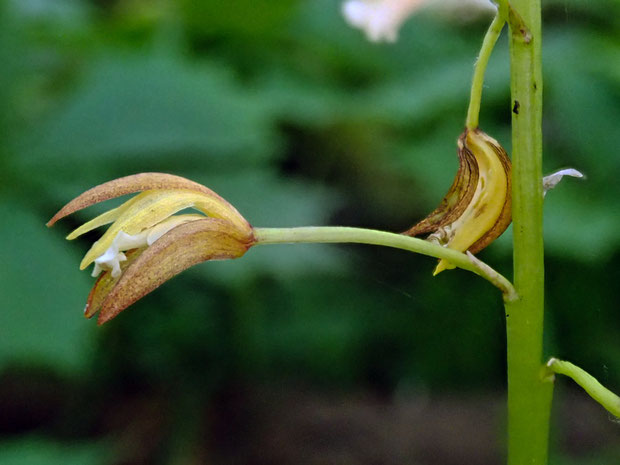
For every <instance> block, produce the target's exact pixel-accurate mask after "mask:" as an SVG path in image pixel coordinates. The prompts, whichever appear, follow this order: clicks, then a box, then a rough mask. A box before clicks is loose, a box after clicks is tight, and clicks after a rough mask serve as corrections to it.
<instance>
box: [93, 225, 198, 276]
mask: <svg viewBox="0 0 620 465" xmlns="http://www.w3.org/2000/svg"><path fill="white" fill-rule="evenodd" d="M201 218H205V217H204V216H203V215H176V216H172V217H170V218H168V219H166V220H165V221H162V222H161V223H159V224H156V225H155V226H152V227H150V228H148V229H145V230H144V231H142V232H140V233H138V234H136V235H131V234H127V233H126V232H124V231H119V233H118V234H117V235H116V237H115V238H114V240H113V241H112V244H111V245H110V247H108V249H107V250H106V251H105V252H104V253H102V254H101V255H100V256H99V257H97V258H96V259H95V267H94V269H93V272H92V276H93V277H97V276H99V274H100V273H101V272H102V271H104V270H111V274H112V277H113V278H118V277H119V276H120V274H121V264H120V262H124V261H125V260H127V257H126V256H125V254H124V253H123V252H124V251H126V250H130V249H137V248H140V247H147V246H150V245H151V244H153V243H154V242H155V241H156V240H157V239H159V238H160V237H161V236H163V235H164V234H166V233H167V232H168V231H170V230H171V229H173V228H175V227H177V226H179V225H180V224H183V223H187V222H188V221H194V220H197V219H201Z"/></svg>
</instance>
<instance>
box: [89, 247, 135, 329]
mask: <svg viewBox="0 0 620 465" xmlns="http://www.w3.org/2000/svg"><path fill="white" fill-rule="evenodd" d="M145 250H146V247H143V248H140V249H132V250H128V251H127V252H125V256H126V257H127V260H125V261H124V262H120V266H121V274H120V275H119V276H117V277H116V278H114V277H112V273H111V272H110V271H104V272H102V273H101V274H100V275H99V277H98V278H97V281H96V282H95V285H94V286H93V288H92V289H91V290H90V294H88V299H87V300H86V306H85V307H84V316H85V317H86V318H92V317H93V315H95V313H97V312H98V311H99V309H100V308H101V304H103V302H104V300H105V298H106V297H107V296H108V294H109V293H110V291H111V290H112V289H114V286H116V283H118V281H119V279H121V276H122V275H123V273H124V272H125V270H126V269H127V268H129V265H131V264H132V263H133V262H134V261H136V258H138V257H139V256H140V254H141V253H142V252H144V251H145Z"/></svg>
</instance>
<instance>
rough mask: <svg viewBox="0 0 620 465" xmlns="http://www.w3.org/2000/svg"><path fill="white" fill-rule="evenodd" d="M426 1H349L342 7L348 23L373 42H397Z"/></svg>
mask: <svg viewBox="0 0 620 465" xmlns="http://www.w3.org/2000/svg"><path fill="white" fill-rule="evenodd" d="M424 2H425V0H375V1H373V0H349V1H347V2H345V3H344V4H343V5H342V14H343V15H344V17H345V19H346V20H347V22H348V23H349V24H350V25H351V26H353V27H356V28H358V29H362V30H363V31H364V32H365V33H366V37H367V38H368V40H370V41H372V42H380V41H386V42H395V41H396V39H397V38H398V30H399V29H400V26H401V25H402V24H403V23H404V22H405V21H406V20H407V18H408V17H409V16H410V15H411V14H412V13H413V12H414V11H415V10H416V9H418V8H420V7H421V6H422V4H423V3H424Z"/></svg>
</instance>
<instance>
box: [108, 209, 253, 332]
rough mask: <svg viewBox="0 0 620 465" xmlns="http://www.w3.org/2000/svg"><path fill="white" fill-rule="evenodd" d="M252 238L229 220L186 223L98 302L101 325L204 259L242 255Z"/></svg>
mask: <svg viewBox="0 0 620 465" xmlns="http://www.w3.org/2000/svg"><path fill="white" fill-rule="evenodd" d="M254 243H255V239H254V236H253V234H252V231H251V230H250V232H249V234H248V232H247V231H244V230H240V229H238V228H236V227H235V226H234V225H232V224H231V223H230V222H228V221H223V220H220V219H217V218H206V219H204V220H196V221H192V222H190V223H185V224H182V225H180V226H177V227H176V228H174V229H172V230H170V231H169V232H167V233H166V234H164V235H163V236H162V237H161V238H160V239H158V240H157V241H155V242H154V243H153V244H152V245H151V246H150V247H148V248H147V249H146V250H145V251H144V252H143V253H142V254H141V255H140V256H139V257H138V258H137V259H136V260H135V262H133V263H132V264H131V265H130V266H129V267H128V268H127V269H126V270H125V271H124V272H123V274H122V275H121V277H120V279H119V280H118V282H117V283H116V286H114V288H113V289H112V290H111V291H110V293H109V294H108V295H107V297H106V298H105V300H104V302H103V304H102V305H101V310H100V312H99V318H98V321H97V322H98V324H100V325H101V324H103V323H105V322H107V321H109V320H111V319H112V318H114V317H115V316H116V315H118V314H119V313H120V312H121V311H123V310H124V309H126V308H127V307H129V306H130V305H131V304H133V303H134V302H136V301H137V300H139V299H141V298H142V297H144V296H145V295H146V294H148V293H149V292H151V291H153V290H154V289H156V288H157V287H159V286H160V285H161V284H163V283H164V282H166V281H168V280H169V279H170V278H172V277H173V276H175V275H177V274H179V273H180V272H181V271H183V270H185V269H187V268H189V267H191V266H193V265H196V264H197V263H200V262H203V261H206V260H223V259H231V258H238V257H241V256H242V255H243V254H244V253H245V252H246V251H247V250H248V249H249V248H250V247H251V246H252V245H254Z"/></svg>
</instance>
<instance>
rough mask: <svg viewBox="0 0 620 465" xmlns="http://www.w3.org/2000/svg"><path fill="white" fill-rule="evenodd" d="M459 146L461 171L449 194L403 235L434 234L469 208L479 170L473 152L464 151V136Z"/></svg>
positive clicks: (458, 172)
mask: <svg viewBox="0 0 620 465" xmlns="http://www.w3.org/2000/svg"><path fill="white" fill-rule="evenodd" d="M458 145H459V150H458V152H457V153H458V157H459V170H458V171H457V173H456V176H455V177H454V181H453V182H452V186H450V189H449V190H448V193H447V194H446V195H445V197H444V198H443V200H442V201H441V203H440V204H439V206H438V207H437V208H436V209H435V210H433V211H432V212H431V213H430V214H429V215H428V216H427V217H426V218H424V219H423V220H422V221H420V222H419V223H416V224H415V225H413V226H412V227H411V228H409V229H408V230H407V231H405V232H404V233H402V234H405V235H407V236H413V237H415V236H420V235H422V234H428V233H430V232H434V231H436V230H437V229H439V228H440V227H442V226H446V225H448V224H450V223H452V222H453V221H454V220H456V219H457V218H458V217H459V216H460V215H461V214H462V213H463V212H464V211H465V209H466V208H467V205H468V204H469V202H470V201H471V199H472V197H473V196H474V192H475V191H476V185H477V184H478V176H479V170H478V163H477V162H476V158H475V157H474V155H473V154H472V153H471V151H469V150H464V146H465V139H464V135H462V136H461V137H460V138H459V142H458Z"/></svg>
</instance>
